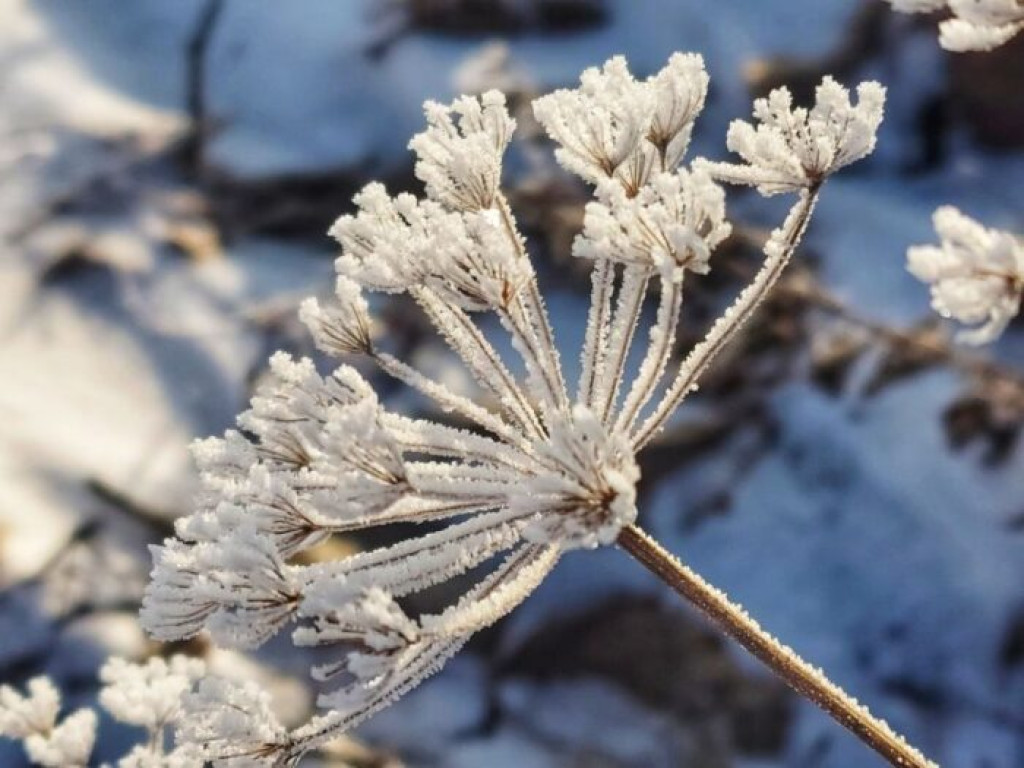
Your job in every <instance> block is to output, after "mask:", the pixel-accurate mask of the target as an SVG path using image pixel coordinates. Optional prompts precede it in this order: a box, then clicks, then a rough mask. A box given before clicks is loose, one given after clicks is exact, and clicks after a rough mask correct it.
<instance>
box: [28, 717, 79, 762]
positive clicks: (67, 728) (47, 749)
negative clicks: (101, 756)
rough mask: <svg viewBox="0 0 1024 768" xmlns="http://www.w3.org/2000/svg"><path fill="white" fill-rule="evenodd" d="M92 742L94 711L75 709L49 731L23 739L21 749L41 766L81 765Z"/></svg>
mask: <svg viewBox="0 0 1024 768" xmlns="http://www.w3.org/2000/svg"><path fill="white" fill-rule="evenodd" d="M95 741H96V713H95V712H93V711H92V710H91V709H79V710H78V711H76V712H73V713H72V714H70V715H68V716H67V717H66V718H64V720H63V721H62V722H61V723H60V724H59V725H58V726H57V727H56V728H54V729H53V730H52V731H49V732H48V733H33V734H31V735H29V736H28V737H27V738H26V739H25V751H26V752H28V756H29V759H31V760H32V761H34V762H35V763H36V764H38V765H41V766H43V767H44V768H78V767H79V766H81V767H82V768H84V766H86V765H88V762H89V756H90V755H91V754H92V747H93V744H94V743H95Z"/></svg>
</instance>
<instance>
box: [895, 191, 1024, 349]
mask: <svg viewBox="0 0 1024 768" xmlns="http://www.w3.org/2000/svg"><path fill="white" fill-rule="evenodd" d="M933 221H934V223H935V232H936V233H937V234H938V236H939V241H940V242H939V245H937V246H935V245H917V246H913V247H911V248H910V249H909V250H908V251H907V268H908V269H909V270H910V272H911V274H913V275H914V277H916V278H918V279H919V280H921V281H923V282H925V283H928V284H929V285H930V286H931V292H932V307H933V308H934V309H935V311H936V312H938V313H939V314H940V315H942V316H943V317H951V318H953V319H955V320H959V321H960V322H961V323H964V324H965V325H975V326H978V327H976V328H973V329H971V330H967V331H961V332H960V333H959V334H958V336H957V338H958V339H959V340H960V341H963V342H965V343H967V344H986V343H988V342H990V341H993V340H994V339H996V338H997V337H998V336H999V335H1000V334H1001V333H1002V332H1003V330H1004V329H1005V328H1006V326H1007V324H1008V323H1009V322H1010V320H1012V319H1013V318H1014V316H1016V314H1017V312H1018V311H1019V310H1020V300H1021V293H1022V292H1024V243H1022V242H1021V240H1020V239H1018V238H1017V237H1015V236H1014V235H1012V234H1011V233H1009V232H1002V231H1000V230H997V229H987V228H986V227H984V226H982V225H981V224H979V223H978V222H977V221H975V220H974V219H972V218H970V217H968V216H965V215H964V214H962V213H961V212H960V211H958V210H957V209H956V208H953V207H952V206H943V207H942V208H939V209H938V210H937V211H935V215H934V216H933Z"/></svg>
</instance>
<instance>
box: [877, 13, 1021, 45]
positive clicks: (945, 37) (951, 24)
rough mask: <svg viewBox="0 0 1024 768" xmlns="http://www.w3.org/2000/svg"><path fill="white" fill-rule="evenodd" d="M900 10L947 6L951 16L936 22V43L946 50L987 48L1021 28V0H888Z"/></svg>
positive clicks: (1009, 37)
mask: <svg viewBox="0 0 1024 768" xmlns="http://www.w3.org/2000/svg"><path fill="white" fill-rule="evenodd" d="M888 2H890V3H891V4H892V7H893V8H894V9H895V10H897V11H901V12H903V13H930V12H932V11H939V10H943V9H946V8H948V10H949V11H950V12H951V13H952V18H949V19H946V20H945V21H943V22H942V23H940V24H939V44H940V45H941V46H942V47H943V48H945V49H946V50H947V51H956V52H963V51H991V50H992V49H993V48H998V47H999V46H1000V45H1002V44H1003V43H1006V42H1008V41H1009V40H1010V39H1011V38H1013V37H1014V36H1015V35H1016V34H1017V33H1018V32H1020V31H1021V30H1022V29H1024V2H1022V0H888Z"/></svg>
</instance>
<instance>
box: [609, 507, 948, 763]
mask: <svg viewBox="0 0 1024 768" xmlns="http://www.w3.org/2000/svg"><path fill="white" fill-rule="evenodd" d="M618 543H619V545H620V546H621V547H622V548H623V549H625V550H626V551H627V552H628V553H629V554H631V555H632V556H633V557H635V558H636V559H637V560H639V561H640V562H641V563H642V564H643V565H644V566H645V567H646V568H647V569H648V570H649V571H651V573H653V574H654V575H655V576H657V577H658V578H659V579H661V580H662V581H663V582H665V583H666V584H667V585H668V586H670V587H672V589H673V590H675V591H676V592H678V593H679V594H680V595H682V596H683V597H685V598H686V599H687V600H689V601H690V602H691V603H692V604H693V605H695V606H696V607H697V608H699V609H700V610H701V612H702V613H704V615H705V616H707V617H708V618H709V619H711V620H712V621H713V622H714V623H715V624H717V625H718V627H719V628H720V629H722V630H723V631H724V632H725V633H726V634H727V635H729V637H731V638H732V639H733V640H735V641H736V642H738V643H739V644H740V645H742V646H743V647H744V648H746V649H747V650H748V651H750V653H752V654H753V655H754V656H756V657H757V658H758V659H760V661H761V662H763V663H764V664H765V665H766V666H767V667H768V668H769V669H770V670H772V672H774V673H775V674H776V675H778V676H779V677H781V678H782V679H783V680H784V681H786V683H787V684H788V685H789V686H790V687H791V688H793V690H795V691H796V692H797V693H799V694H800V695H802V696H804V697H805V698H807V699H810V700H811V701H812V702H814V703H815V704H816V705H817V706H819V707H820V708H821V709H823V710H824V711H825V712H827V713H828V714H829V715H831V716H832V718H833V719H834V720H835V721H836V722H838V723H839V724H840V725H842V726H844V727H845V728H847V729H848V730H849V731H851V732H852V733H853V734H854V735H856V736H857V738H859V739H860V740H861V741H863V742H864V743H865V744H866V745H868V746H869V747H871V748H872V749H873V750H875V751H876V752H877V753H878V754H880V755H881V756H882V757H884V758H885V759H886V760H887V761H889V763H890V764H891V765H894V766H899V768H936V765H935V764H934V763H932V762H931V761H930V760H928V759H927V758H926V757H925V756H924V755H922V754H921V753H920V752H918V751H917V750H916V749H915V748H914V747H912V746H911V745H910V744H908V743H907V742H906V741H905V740H904V739H903V737H902V736H900V735H899V734H897V733H896V732H895V731H893V730H892V728H890V727H889V726H888V725H887V724H886V723H885V721H884V720H879V719H878V718H876V717H874V716H873V715H872V714H871V713H870V712H868V710H867V708H866V707H864V706H863V705H862V704H860V703H858V702H857V701H856V699H853V698H852V697H851V696H850V695H849V694H847V693H846V692H845V691H844V690H843V689H842V688H840V687H839V686H837V685H836V684H835V683H833V682H832V681H831V680H829V679H828V678H827V677H825V675H824V674H823V673H822V672H821V670H819V669H817V668H815V667H813V666H811V665H810V664H808V663H807V662H806V661H804V660H803V659H801V658H800V657H799V656H797V655H796V653H794V652H793V650H792V649H790V648H788V647H786V646H784V645H782V644H781V643H780V642H779V641H778V640H776V639H775V638H774V637H772V636H771V635H770V634H768V633H767V632H765V631H764V630H763V629H761V627H760V626H759V625H758V623H757V622H756V621H754V619H752V618H751V617H750V616H748V615H747V613H746V612H745V611H744V610H743V608H741V607H740V606H738V605H736V604H735V603H733V602H732V601H730V600H729V598H728V596H727V595H726V594H725V593H724V592H722V591H721V590H719V589H716V588H715V587H713V586H711V585H710V584H708V583H707V582H706V581H704V579H702V578H701V577H700V576H699V575H698V574H696V573H695V572H694V571H692V570H691V569H690V568H687V567H686V566H685V565H683V564H682V563H681V562H680V561H679V559H678V558H676V557H675V556H674V555H672V554H671V553H669V552H668V551H666V550H665V548H664V547H662V546H661V545H660V544H659V543H658V542H657V541H655V540H654V539H652V538H651V537H650V536H648V535H647V534H646V533H645V532H644V531H643V530H641V529H640V528H638V527H637V526H635V525H629V526H627V527H625V528H623V529H622V532H621V533H620V534H619V538H618Z"/></svg>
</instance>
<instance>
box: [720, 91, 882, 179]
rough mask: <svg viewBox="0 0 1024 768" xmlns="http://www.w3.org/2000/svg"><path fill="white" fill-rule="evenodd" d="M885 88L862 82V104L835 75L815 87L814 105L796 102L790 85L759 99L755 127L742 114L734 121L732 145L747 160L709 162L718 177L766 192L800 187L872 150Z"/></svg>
mask: <svg viewBox="0 0 1024 768" xmlns="http://www.w3.org/2000/svg"><path fill="white" fill-rule="evenodd" d="M884 106H885V89H884V88H883V87H882V86H881V85H879V84H878V83H875V82H866V83H861V84H860V85H859V86H857V104H856V105H854V104H851V103H850V93H849V91H847V90H846V89H845V88H844V87H843V86H841V85H839V83H837V82H836V81H835V80H833V79H832V78H831V77H826V78H825V79H824V80H823V81H822V82H821V85H819V86H818V88H817V90H816V91H815V101H814V106H813V107H812V108H811V109H806V108H804V107H794V106H793V97H792V95H791V94H790V92H789V89H787V88H777V89H775V90H773V91H772V92H771V93H770V94H769V95H768V97H767V98H764V99H757V100H756V101H755V102H754V117H755V118H756V119H757V120H758V121H759V123H760V124H759V125H757V126H756V127H755V126H753V125H751V124H750V123H747V122H744V121H742V120H734V121H733V123H732V125H730V126H729V135H728V142H727V143H728V146H729V149H730V150H732V151H733V152H736V153H737V154H738V155H740V157H742V158H743V160H744V161H745V163H746V164H745V165H736V164H731V163H707V164H706V166H705V167H706V168H707V169H708V170H710V171H711V173H712V175H714V176H716V177H717V178H719V179H722V180H726V181H729V182H732V183H737V184H749V185H750V186H753V187H757V190H758V191H759V192H761V194H764V195H775V194H780V193H785V192H798V191H800V190H804V189H809V188H812V187H814V186H816V185H818V184H820V183H821V182H822V181H823V180H824V179H825V178H826V177H827V176H828V175H830V174H832V173H835V172H836V171H838V170H839V169H840V168H843V167H845V166H847V165H849V164H850V163H852V162H854V161H856V160H859V159H861V158H862V157H864V156H865V155H868V154H870V153H871V151H872V150H873V149H874V148H875V135H876V133H877V131H878V126H879V125H880V124H881V122H882V113H883V108H884Z"/></svg>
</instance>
